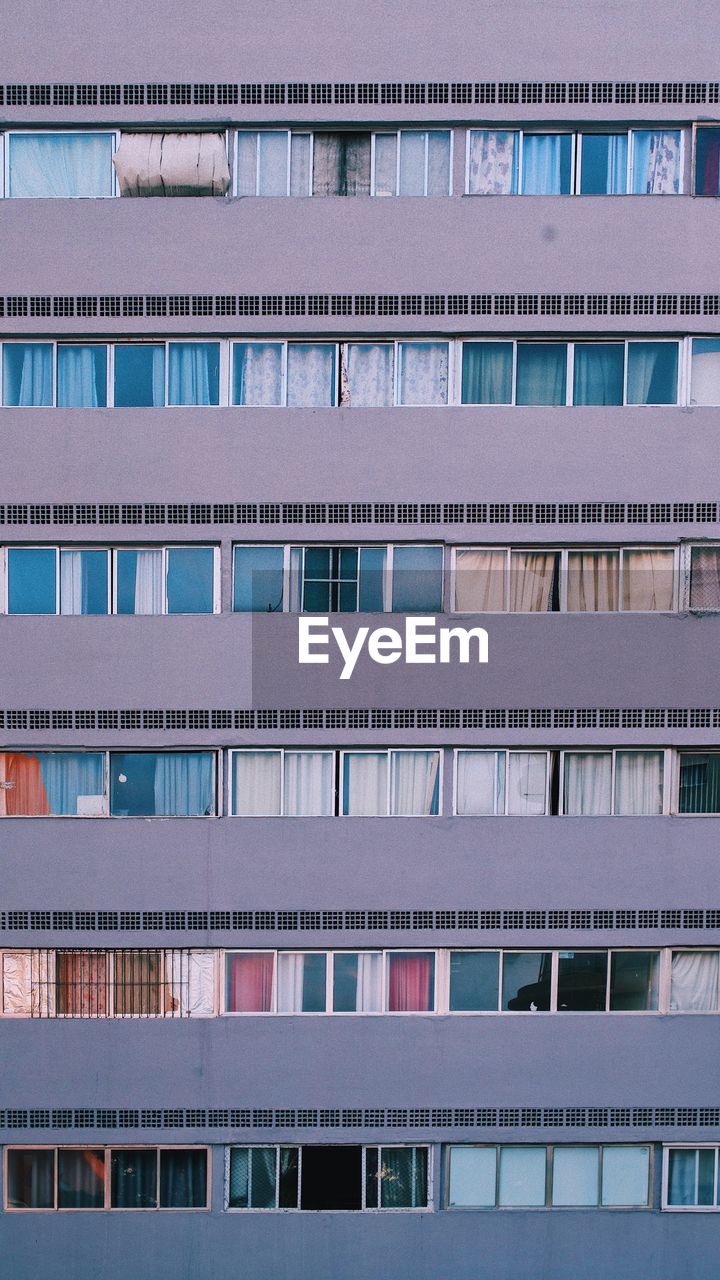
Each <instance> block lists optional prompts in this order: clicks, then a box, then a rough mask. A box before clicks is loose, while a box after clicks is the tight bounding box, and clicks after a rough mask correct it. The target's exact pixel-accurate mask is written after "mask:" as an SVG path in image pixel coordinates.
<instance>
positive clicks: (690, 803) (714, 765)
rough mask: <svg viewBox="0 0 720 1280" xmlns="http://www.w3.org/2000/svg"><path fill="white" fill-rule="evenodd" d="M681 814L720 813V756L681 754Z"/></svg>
mask: <svg viewBox="0 0 720 1280" xmlns="http://www.w3.org/2000/svg"><path fill="white" fill-rule="evenodd" d="M678 810H679V812H680V813H720V754H718V755H713V754H711V753H708V754H700V753H696V752H689V751H687V752H686V751H683V752H681V754H680V799H679V804H678Z"/></svg>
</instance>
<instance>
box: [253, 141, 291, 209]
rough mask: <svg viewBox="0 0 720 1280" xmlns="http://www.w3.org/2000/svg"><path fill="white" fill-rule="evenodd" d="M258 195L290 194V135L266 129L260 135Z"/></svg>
mask: <svg viewBox="0 0 720 1280" xmlns="http://www.w3.org/2000/svg"><path fill="white" fill-rule="evenodd" d="M257 136H258V195H259V196H286V195H287V193H288V134H287V132H286V131H285V130H284V129H283V130H281V131H275V130H272V129H264V130H262V131H261V132H260V133H259V134H258V135H257Z"/></svg>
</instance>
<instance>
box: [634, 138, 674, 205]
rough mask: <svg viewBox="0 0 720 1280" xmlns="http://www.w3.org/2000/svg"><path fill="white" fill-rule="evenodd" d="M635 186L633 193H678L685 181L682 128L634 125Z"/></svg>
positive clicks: (659, 194) (658, 194) (663, 194)
mask: <svg viewBox="0 0 720 1280" xmlns="http://www.w3.org/2000/svg"><path fill="white" fill-rule="evenodd" d="M631 138H632V160H631V173H632V177H631V187H630V190H631V192H632V194H633V195H641V196H644V195H652V196H665V195H678V193H679V192H680V189H681V185H682V133H681V131H680V129H633V130H631Z"/></svg>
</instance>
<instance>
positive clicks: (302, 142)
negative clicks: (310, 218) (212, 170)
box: [235, 129, 312, 196]
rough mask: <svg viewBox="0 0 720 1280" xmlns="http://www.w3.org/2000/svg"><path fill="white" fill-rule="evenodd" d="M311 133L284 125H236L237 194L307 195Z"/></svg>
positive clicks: (309, 185) (310, 161)
mask: <svg viewBox="0 0 720 1280" xmlns="http://www.w3.org/2000/svg"><path fill="white" fill-rule="evenodd" d="M311 176H312V134H310V133H289V132H288V130H287V129H261V130H259V131H257V130H248V129H239V130H238V135H237V170H236V179H235V181H236V191H237V194H238V195H239V196H287V195H290V196H309V195H310V192H311Z"/></svg>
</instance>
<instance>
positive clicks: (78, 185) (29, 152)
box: [8, 133, 114, 198]
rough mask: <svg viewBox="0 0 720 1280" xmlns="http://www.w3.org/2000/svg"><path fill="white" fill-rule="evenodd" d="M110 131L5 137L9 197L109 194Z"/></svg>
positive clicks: (111, 137)
mask: <svg viewBox="0 0 720 1280" xmlns="http://www.w3.org/2000/svg"><path fill="white" fill-rule="evenodd" d="M113 143H114V138H113V135H112V134H110V133H15V134H11V135H10V137H9V139H8V146H9V171H10V195H11V196H22V197H27V196H52V197H59V198H66V197H69V196H111V195H112V194H113V179H112V163H111V157H112V149H113Z"/></svg>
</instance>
